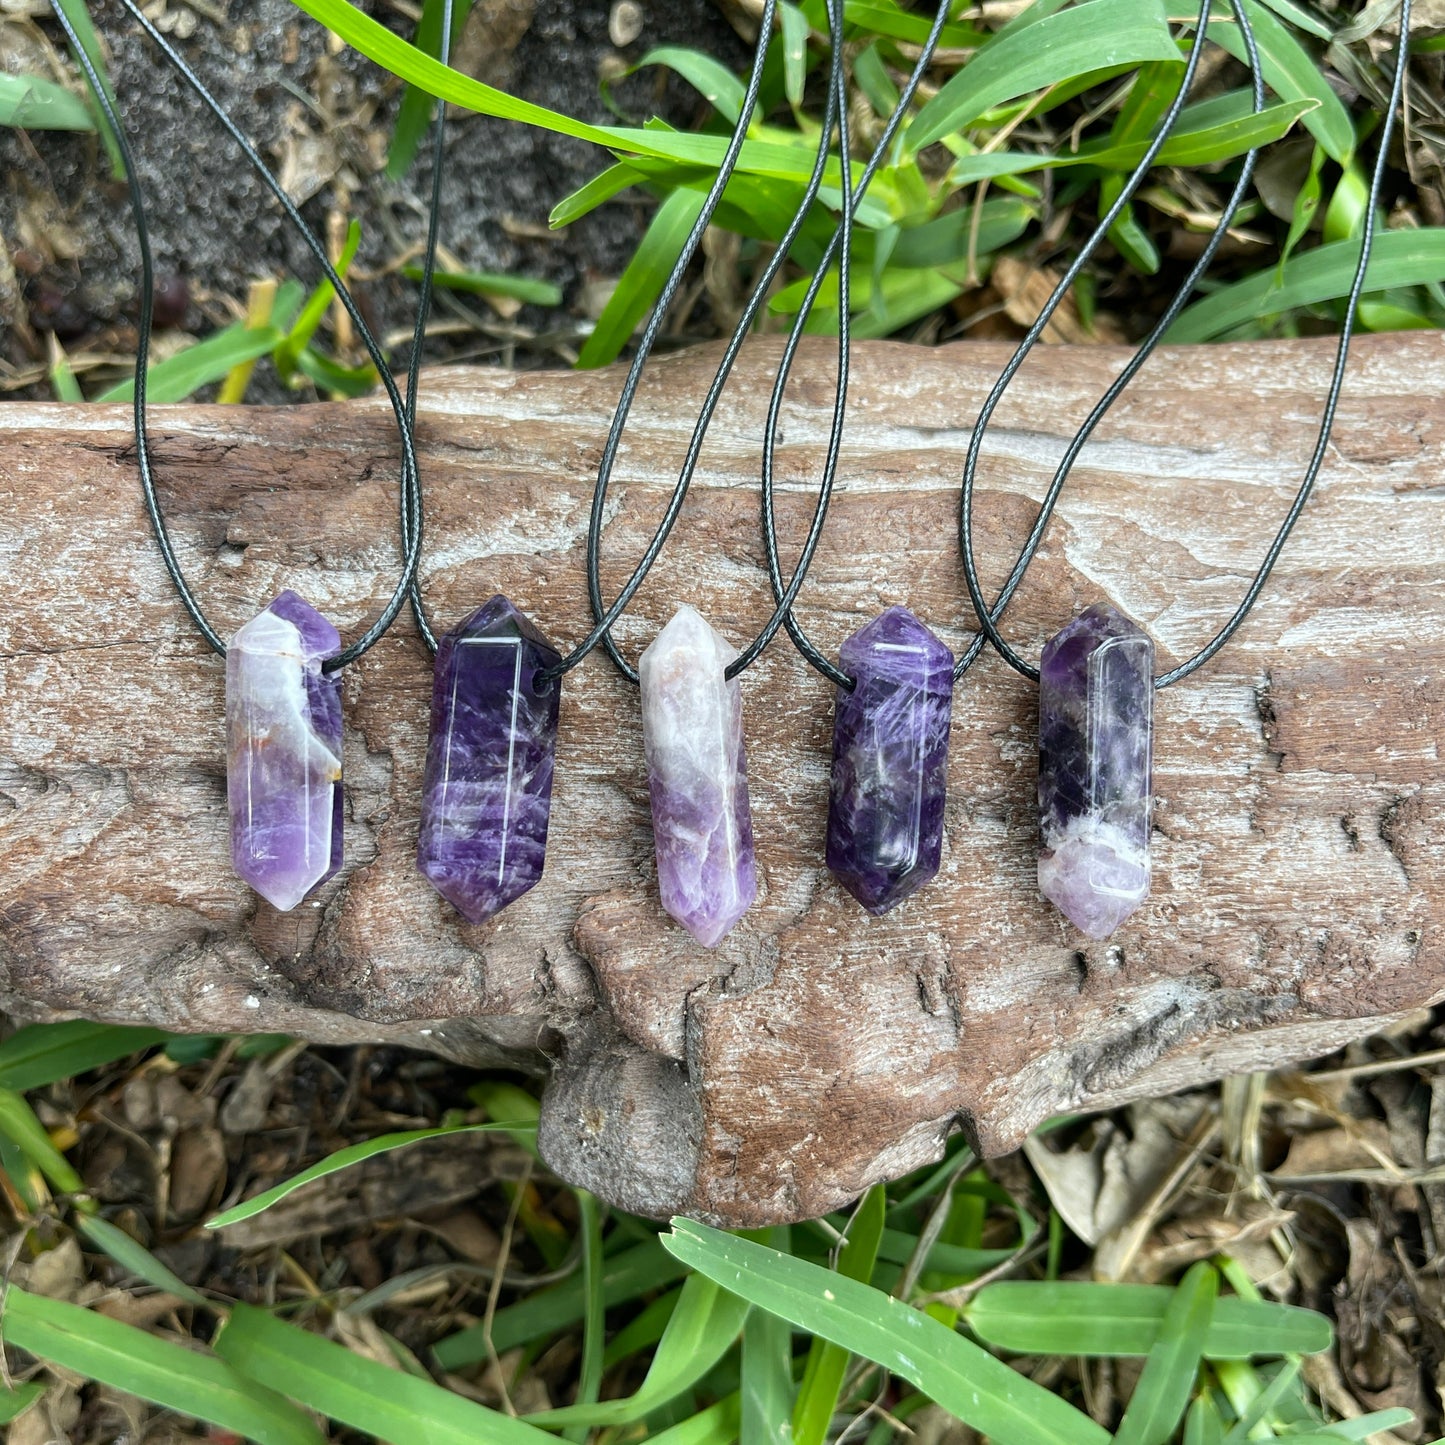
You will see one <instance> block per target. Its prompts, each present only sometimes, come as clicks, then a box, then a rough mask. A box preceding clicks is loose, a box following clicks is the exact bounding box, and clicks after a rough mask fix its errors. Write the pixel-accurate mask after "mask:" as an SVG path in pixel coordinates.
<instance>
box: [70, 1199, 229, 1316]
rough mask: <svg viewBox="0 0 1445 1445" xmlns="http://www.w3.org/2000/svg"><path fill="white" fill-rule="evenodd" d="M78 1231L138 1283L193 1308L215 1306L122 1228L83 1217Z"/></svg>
mask: <svg viewBox="0 0 1445 1445" xmlns="http://www.w3.org/2000/svg"><path fill="white" fill-rule="evenodd" d="M75 1227H76V1229H78V1230H79V1231H80V1233H81V1234H83V1235H84V1236H85V1237H86V1238H87V1239H88V1240H89V1241H90V1242H91V1243H92V1244H93V1245H94V1246H95V1247H96V1248H97V1249H99V1250H103V1251H104V1252H105V1253H106V1254H108V1255H109V1256H110V1257H111V1258H112V1259H113V1260H114V1261H115V1262H116V1263H117V1264H118V1265H119V1266H120V1267H121V1268H122V1269H124V1270H128V1271H129V1272H130V1273H131V1274H133V1275H135V1276H136V1278H137V1279H143V1280H144V1281H145V1282H146V1283H147V1284H150V1285H154V1286H155V1287H156V1288H157V1289H162V1290H165V1291H166V1293H167V1294H173V1295H175V1296H177V1297H178V1298H179V1299H183V1300H185V1301H187V1303H189V1304H193V1305H199V1306H200V1307H201V1308H202V1309H210V1308H211V1307H212V1306H211V1304H210V1301H208V1300H207V1299H206V1297H205V1295H203V1294H201V1293H200V1291H199V1290H195V1289H192V1288H191V1286H190V1285H188V1284H187V1283H186V1282H185V1280H183V1279H182V1278H181V1277H180V1275H178V1274H176V1273H175V1271H174V1270H171V1269H168V1268H167V1267H166V1266H165V1265H164V1264H162V1263H161V1262H160V1260H158V1259H157V1258H156V1257H155V1255H153V1254H152V1253H151V1252H150V1250H148V1249H147V1248H146V1247H145V1245H143V1244H140V1243H138V1242H137V1241H136V1240H134V1239H132V1238H131V1237H130V1235H128V1234H127V1233H126V1232H125V1230H123V1229H120V1228H118V1227H117V1226H116V1225H114V1224H112V1223H111V1222H110V1221H109V1220H107V1219H101V1218H100V1216H99V1215H95V1214H80V1215H78V1216H77V1217H76V1220H75Z"/></svg>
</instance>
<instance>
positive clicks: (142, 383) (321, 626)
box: [54, 0, 421, 910]
mask: <svg viewBox="0 0 1445 1445" xmlns="http://www.w3.org/2000/svg"><path fill="white" fill-rule="evenodd" d="M121 3H122V4H123V5H124V6H125V8H126V9H127V10H128V11H129V12H130V14H131V15H132V16H133V17H134V18H135V19H136V20H137V21H138V22H139V23H140V25H141V26H142V27H143V28H144V29H145V30H146V32H147V33H148V34H149V35H150V37H151V39H152V40H153V41H155V43H156V44H157V45H158V46H159V47H160V49H161V51H162V53H163V54H164V55H165V57H166V59H167V60H169V61H170V63H171V64H172V65H173V66H174V67H175V68H176V69H177V71H179V73H180V74H181V76H182V77H183V78H184V79H185V80H186V81H187V83H188V84H189V85H190V86H191V88H192V89H193V90H194V91H195V92H196V94H197V95H198V96H199V97H200V99H201V100H202V101H203V102H204V103H205V104H206V105H207V106H208V107H209V108H210V109H211V111H212V112H213V113H214V114H215V115H216V116H217V117H218V118H219V119H220V121H221V123H222V124H223V125H224V126H225V128H226V130H227V131H228V132H229V133H230V135H231V137H232V139H234V140H235V141H236V143H237V144H238V145H239V146H240V147H241V150H242V153H243V154H244V155H245V157H246V159H247V161H249V162H250V164H251V165H252V167H253V168H254V169H255V170H256V172H257V174H259V175H260V177H261V179H262V180H263V181H265V183H266V184H267V186H268V187H269V188H270V189H271V191H272V193H273V194H274V195H275V197H276V199H277V201H278V202H279V203H280V205H281V208H282V210H283V212H284V213H285V215H286V217H287V219H288V220H289V221H290V222H291V223H292V224H293V225H294V226H295V227H296V228H297V230H298V231H299V232H300V234H301V236H302V238H303V240H304V241H305V242H306V245H307V246H308V247H309V249H310V250H311V252H312V254H313V255H314V256H315V257H316V259H317V262H318V264H319V265H320V266H321V269H322V271H323V273H324V274H325V276H326V279H327V280H328V281H329V282H330V283H331V285H332V287H333V288H334V289H335V292H336V295H337V296H338V297H340V299H341V302H342V304H343V306H345V308H346V310H347V312H348V314H349V315H350V317H351V320H352V323H353V324H354V325H355V327H356V330H357V334H358V335H359V336H360V337H361V339H362V342H363V344H364V345H365V347H366V349H367V352H368V354H369V355H370V357H371V359H372V362H373V363H374V364H375V366H376V368H377V372H378V374H379V375H380V376H381V378H382V382H383V384H384V385H385V387H386V390H387V395H388V397H389V399H390V401H391V405H392V410H393V412H394V414H395V417H396V425H397V430H398V433H399V435H400V438H401V451H402V467H401V479H400V495H401V508H400V510H401V517H400V521H401V530H402V535H403V539H404V542H405V547H404V553H405V555H404V560H403V565H402V569H401V576H400V578H399V580H398V582H397V585H396V588H395V590H394V591H393V593H392V595H391V598H390V600H389V601H388V602H387V604H386V606H385V607H384V608H383V609H382V612H381V615H380V616H379V617H378V618H377V619H376V620H375V621H374V622H373V623H372V624H371V625H370V627H368V628H367V630H366V631H365V632H364V633H363V634H362V635H361V637H359V638H358V639H357V640H356V641H355V642H353V643H351V644H350V645H349V646H348V647H345V648H343V647H342V646H341V637H340V634H339V633H338V632H337V630H336V628H335V627H334V626H333V625H332V624H331V623H330V622H329V621H327V619H326V618H325V617H323V616H322V615H321V613H320V612H318V611H317V610H316V609H315V608H314V607H312V606H311V605H310V604H309V603H307V602H306V601H304V600H303V599H302V598H300V597H299V596H297V595H296V593H294V592H290V591H286V592H282V593H281V594H280V595H279V596H278V597H276V598H275V599H273V600H272V601H271V602H270V603H269V604H268V606H267V607H266V608H265V609H264V610H263V611H261V612H260V613H258V614H257V615H256V616H255V617H253V618H252V619H251V620H250V621H249V622H247V623H246V624H245V625H244V626H242V627H241V628H240V629H239V630H238V631H237V632H236V633H235V634H234V635H233V636H232V637H231V638H230V640H229V642H226V641H223V640H222V638H221V635H220V634H219V633H218V632H217V631H216V630H215V628H214V627H212V625H211V624H210V622H208V621H207V619H206V617H205V614H204V613H203V612H202V610H201V607H200V604H199V602H198V601H197V600H196V598H195V596H194V594H193V593H192V591H191V589H190V587H189V585H188V584H187V582H186V580H185V577H184V575H183V573H182V570H181V566H180V561H179V559H178V558H177V556H176V554H175V549H174V547H173V545H172V543H171V539H170V535H169V533H168V531H167V529H166V524H165V518H164V516H163V515H162V511H161V506H160V501H159V499H158V497H157V494H156V486H155V475H154V471H153V468H152V464H151V455H150V445H149V438H148V434H147V425H146V384H147V367H148V363H149V357H150V336H151V328H152V323H153V314H154V301H155V296H154V268H153V263H152V256H151V249H150V234H149V229H148V227H147V223H146V213H145V201H144V197H143V196H142V194H141V189H140V181H139V178H138V176H137V174H136V168H135V161H134V157H133V155H132V152H131V149H130V145H129V142H128V141H127V139H126V135H125V131H124V129H123V128H122V126H121V123H120V118H119V116H118V115H117V114H116V110H115V107H114V106H113V104H112V103H111V100H110V98H109V96H108V94H107V91H106V87H105V86H104V85H102V84H101V82H100V77H99V76H98V75H97V74H96V71H95V67H94V65H93V64H92V62H91V60H90V58H89V56H88V55H87V54H86V51H85V48H84V46H83V45H82V44H81V43H80V40H79V37H78V36H77V35H76V33H75V29H74V27H73V25H72V24H71V22H70V20H69V18H68V17H67V15H66V14H65V12H64V10H63V9H62V8H61V7H60V6H59V5H58V4H57V5H55V6H54V12H55V18H56V19H57V20H58V21H59V23H60V26H61V28H62V29H63V30H64V31H65V33H66V37H67V38H68V39H69V41H70V42H71V49H72V51H73V53H74V54H75V56H76V59H77V60H78V62H79V63H80V65H81V67H82V69H83V70H84V71H85V74H86V78H87V79H88V80H89V81H90V83H91V90H92V92H93V94H94V95H95V98H96V101H97V103H98V104H99V105H100V107H101V110H102V113H103V115H104V118H105V121H106V124H107V125H108V126H109V127H110V130H111V132H112V134H113V135H114V136H115V139H116V142H117V146H118V149H119V153H120V156H121V160H122V164H123V168H124V170H125V178H126V187H127V191H128V195H129V200H130V207H131V212H132V215H133V217H134V220H135V227H136V239H137V244H138V247H139V250H140V258H141V299H140V319H139V323H138V326H137V340H136V372H135V391H134V409H133V418H134V421H133V425H134V431H135V447H136V460H137V465H138V467H139V471H140V479H141V491H142V494H143V496H144V499H145V505H146V510H147V512H148V514H149V516H150V521H151V527H152V530H153V531H154V533H155V538H156V543H157V545H158V546H159V548H160V552H161V557H162V560H163V561H164V563H165V566H166V570H167V572H168V573H169V574H170V578H171V582H172V584H173V585H174V587H175V589H176V592H177V594H178V596H179V597H180V600H181V603H182V605H183V606H184V607H185V609H186V611H187V612H188V613H189V614H190V617H191V620H192V621H193V622H194V623H195V625H196V627H197V628H198V629H199V631H200V633H201V635H202V636H203V637H204V638H205V639H206V641H207V642H208V643H209V644H210V646H211V647H212V648H213V649H214V650H215V651H216V652H217V653H219V654H220V655H221V656H222V657H224V658H225V659H226V735H227V747H226V753H227V758H226V775H227V795H228V800H229V805H230V815H231V854H232V860H233V862H234V864H235V868H236V871H237V873H239V874H240V876H241V877H242V878H243V879H245V881H246V882H247V883H249V884H250V885H251V887H252V888H254V889H255V890H256V892H258V893H259V894H261V895H262V896H263V897H264V898H266V899H267V900H268V901H269V902H271V903H272V904H273V905H274V906H275V907H277V908H279V909H282V910H285V909H290V908H294V907H295V906H296V905H297V904H298V903H299V902H300V901H301V900H302V899H303V898H304V897H305V896H306V895H307V894H308V893H309V892H310V891H311V890H312V889H313V888H315V887H316V886H317V885H318V884H319V883H322V882H324V881H325V880H326V879H327V878H329V877H331V876H332V875H333V874H334V873H335V872H336V871H337V870H338V869H339V868H340V866H341V858H342V822H343V809H344V804H343V793H342V786H341V743H342V729H341V686H340V680H339V678H338V677H337V675H336V674H337V671H338V669H340V668H342V667H344V666H346V664H348V663H350V662H354V661H355V660H356V659H357V658H359V657H361V656H362V655H363V654H364V653H365V652H366V651H368V649H370V648H371V647H373V646H374V645H375V644H376V642H377V641H378V640H379V639H380V638H381V636H382V635H383V634H384V633H385V632H386V630H387V628H388V627H390V626H391V624H392V623H393V622H394V621H395V620H396V617H397V614H398V613H399V612H400V610H401V608H402V606H403V604H404V603H405V601H406V598H407V594H408V592H409V591H410V589H411V586H412V582H413V579H414V578H415V576H416V569H417V564H418V561H419V558H420V555H421V528H420V524H419V521H418V524H417V525H416V526H414V527H410V528H409V526H408V515H409V511H411V510H414V508H415V501H416V499H415V488H416V457H415V452H414V449H413V446H412V435H411V428H410V427H409V426H408V424H407V418H406V414H405V408H404V405H403V402H402V398H401V395H400V393H399V392H398V391H397V388H396V384H395V382H394V381H393V380H392V378H391V374H390V372H389V370H388V369H387V365H386V359H385V357H384V356H383V355H382V352H381V348H380V346H379V345H378V344H377V342H376V339H375V337H374V336H373V335H372V334H371V330H370V328H369V327H368V326H367V325H366V322H365V319H364V318H363V317H362V315H361V313H360V311H359V310H358V308H357V306H356V303H355V302H354V301H353V300H352V297H351V294H350V292H349V291H348V290H347V289H346V286H345V285H344V283H343V282H342V280H341V278H340V276H338V275H337V273H336V270H335V268H334V267H333V266H332V265H331V262H330V261H329V259H328V258H327V255H326V251H325V248H324V247H323V246H322V245H321V243H320V241H318V240H317V238H316V236H315V235H314V234H313V232H312V231H311V229H310V227H308V226H307V224H306V222H305V221H304V220H303V219H302V217H301V215H300V213H299V212H298V211H297V209H296V207H295V206H294V205H293V204H292V203H291V200H290V198H289V197H288V196H287V195H286V193H285V191H284V190H283V189H282V188H281V185H280V183H279V182H278V181H277V180H276V178H275V177H274V176H273V175H272V174H271V172H270V171H269V170H268V169H267V167H266V165H265V163H264V162H263V161H262V160H261V158H260V156H259V155H258V154H257V153H256V151H255V149H254V147H252V146H251V144H250V143H249V142H248V141H247V140H246V138H245V137H244V136H243V135H242V134H241V133H240V131H239V130H238V129H237V128H236V126H235V125H234V123H233V122H232V121H231V119H230V117H229V116H227V115H226V113H225V111H224V110H223V109H222V108H221V106H220V105H219V104H218V103H217V102H216V101H215V99H214V98H213V97H212V96H211V95H210V93H209V92H208V91H207V90H206V88H205V86H204V85H203V84H202V83H201V81H200V80H199V79H198V78H197V77H196V75H195V74H194V73H193V72H192V71H191V70H190V68H189V67H188V66H187V65H186V63H185V62H184V61H183V60H182V59H181V57H180V56H179V55H178V54H177V53H176V51H175V50H174V48H173V47H172V46H171V45H170V44H169V43H168V42H167V41H166V39H165V37H164V36H162V35H161V34H160V32H159V31H158V30H157V29H156V28H155V26H153V25H152V24H151V22H150V21H149V20H148V19H147V18H146V17H145V15H144V14H142V12H141V11H140V10H139V9H138V8H137V7H136V6H135V5H134V4H133V3H132V0H121Z"/></svg>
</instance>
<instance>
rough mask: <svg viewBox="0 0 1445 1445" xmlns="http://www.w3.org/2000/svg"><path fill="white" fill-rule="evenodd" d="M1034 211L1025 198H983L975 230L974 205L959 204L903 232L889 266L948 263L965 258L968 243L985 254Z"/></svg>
mask: <svg viewBox="0 0 1445 1445" xmlns="http://www.w3.org/2000/svg"><path fill="white" fill-rule="evenodd" d="M1036 214H1037V208H1036V207H1034V206H1033V205H1031V204H1030V203H1029V202H1028V201H1021V200H1013V199H1010V200H993V201H985V202H984V203H983V205H982V206H980V207H979V208H978V229H977V232H976V233H975V231H974V225H973V219H974V208H973V207H972V206H960V207H959V208H958V210H956V211H949V212H947V213H946V214H944V215H942V216H939V217H938V218H937V219H935V220H932V221H925V222H924V223H923V225H921V226H913V227H911V228H910V229H909V230H906V231H904V232H903V233H902V234H901V235H900V236H899V237H898V241H897V244H896V245H895V246H894V247H893V257H892V261H891V266H892V267H893V268H894V269H897V270H900V271H907V270H910V269H914V268H920V267H927V266H950V265H952V264H953V263H954V262H956V261H964V260H967V259H968V252H969V246H970V244H972V245H973V247H974V253H975V254H976V255H979V256H986V255H988V253H989V252H990V251H997V250H998V249H999V248H1000V247H1002V246H1007V245H1008V244H1009V243H1010V242H1011V241H1016V240H1017V239H1018V238H1019V237H1020V236H1021V235H1023V233H1024V230H1025V229H1026V227H1027V226H1028V224H1029V222H1030V221H1032V220H1033V219H1034V217H1035V215H1036ZM854 304H855V306H856V305H858V304H860V303H859V302H855V303H854ZM861 304H866V302H865V303H861Z"/></svg>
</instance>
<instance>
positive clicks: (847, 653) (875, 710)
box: [827, 607, 953, 913]
mask: <svg viewBox="0 0 1445 1445" xmlns="http://www.w3.org/2000/svg"><path fill="white" fill-rule="evenodd" d="M838 660H839V663H840V665H841V666H842V669H843V671H844V672H846V673H847V674H848V675H849V676H850V677H852V678H853V679H854V681H855V683H856V684H857V685H856V686H855V687H854V689H853V691H852V692H844V691H843V690H841V689H840V690H839V692H838V704H837V711H836V713H835V714H834V721H833V781H832V791H831V795H830V798H829V802H828V849H827V857H828V867H829V868H830V869H832V871H833V873H834V875H835V876H836V877H837V879H838V881H839V882H840V883H841V884H842V885H843V886H844V887H845V888H846V889H847V890H848V891H849V892H850V893H851V894H852V895H853V896H854V897H855V898H856V899H857V900H858V901H859V902H860V903H861V904H862V905H863V906H864V908H866V909H867V910H868V911H869V912H870V913H887V912H888V910H889V909H890V908H896V907H897V906H898V904H900V903H902V902H903V900H904V899H905V898H907V897H908V896H909V895H910V894H912V893H916V892H917V891H918V889H920V888H922V887H923V885H924V884H925V883H927V882H928V881H929V879H931V878H932V877H933V876H934V874H935V873H937V872H938V863H939V857H940V854H941V852H942V848H943V803H944V797H945V794H946V792H947V788H948V730H949V716H950V713H951V711H952V707H953V654H952V653H951V652H950V651H949V650H948V648H946V647H945V646H944V645H943V643H942V642H940V641H939V640H938V638H936V637H935V636H934V635H933V633H932V632H930V631H929V630H928V628H926V627H925V626H924V625H923V624H922V623H921V622H920V621H919V620H918V619H917V618H916V617H915V616H914V615H913V614H912V613H911V612H910V611H909V610H908V609H907V608H906V607H890V608H889V609H888V611H886V612H884V613H883V614H882V615H881V616H879V617H875V618H874V619H873V621H872V622H870V623H869V624H868V625H867V626H866V627H864V628H861V629H860V630H859V631H858V632H855V633H854V634H853V636H852V637H850V638H849V639H848V640H847V641H846V642H845V643H844V644H843V646H842V648H841V649H840V650H839V659H838Z"/></svg>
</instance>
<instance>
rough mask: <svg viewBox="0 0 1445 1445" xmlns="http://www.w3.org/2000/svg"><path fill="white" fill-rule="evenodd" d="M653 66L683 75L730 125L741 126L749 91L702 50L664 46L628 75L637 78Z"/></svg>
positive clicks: (647, 56) (650, 52)
mask: <svg viewBox="0 0 1445 1445" xmlns="http://www.w3.org/2000/svg"><path fill="white" fill-rule="evenodd" d="M649 65H661V66H663V67H664V68H665V69H667V70H670V71H672V72H673V73H674V74H675V75H680V76H681V77H682V78H683V79H684V80H685V81H687V83H688V84H689V85H690V86H692V88H693V89H694V90H696V91H697V92H698V93H699V94H700V95H701V96H702V98H703V99H704V100H705V101H707V103H708V104H709V105H710V106H712V108H713V109H714V110H715V111H717V113H718V114H719V115H720V116H722V118H723V119H724V120H725V121H727V123H728V124H729V125H736V124H737V123H738V117H739V116H740V115H741V114H742V112H743V100H744V99H745V98H746V91H745V89H744V87H743V83H742V81H740V80H739V79H738V78H737V76H735V75H734V74H733V73H732V71H730V70H729V69H728V68H727V66H725V65H724V64H723V63H722V62H721V61H719V60H714V59H713V57H712V56H711V55H705V54H704V53H703V52H702V51H700V50H688V49H686V48H685V47H684V46H680V45H660V46H658V47H657V49H655V50H649V51H648V52H647V54H646V55H644V56H643V57H642V59H641V60H639V61H638V62H637V64H636V65H634V66H633V67H632V68H631V69H630V70H628V71H626V72H624V74H626V75H634V74H636V72H637V71H639V70H642V69H644V68H645V67H646V66H649Z"/></svg>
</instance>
